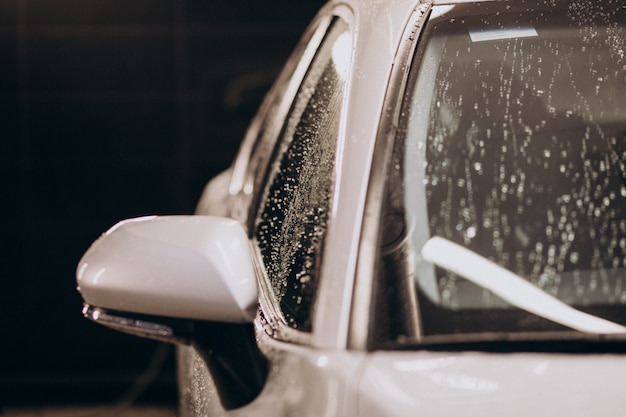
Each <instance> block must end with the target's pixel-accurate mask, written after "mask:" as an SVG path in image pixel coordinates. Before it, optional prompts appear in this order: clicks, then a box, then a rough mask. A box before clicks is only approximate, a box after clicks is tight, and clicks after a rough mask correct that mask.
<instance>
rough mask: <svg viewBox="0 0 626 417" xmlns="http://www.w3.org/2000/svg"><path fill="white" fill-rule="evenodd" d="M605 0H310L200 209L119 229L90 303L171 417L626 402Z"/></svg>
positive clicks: (103, 248) (619, 198)
mask: <svg viewBox="0 0 626 417" xmlns="http://www.w3.org/2000/svg"><path fill="white" fill-rule="evenodd" d="M625 26H626V3H625V2H624V1H622V0H619V1H618V0H615V1H606V2H603V3H596V2H590V1H583V0H580V1H559V0H546V1H536V0H534V1H516V2H513V1H511V2H509V1H485V2H465V1H461V2H443V1H442V2H435V3H429V2H424V3H420V2H415V1H404V0H402V1H393V2H384V1H374V0H372V1H346V2H339V1H337V2H335V1H331V2H329V3H328V4H327V5H326V6H325V7H324V8H323V9H322V10H321V11H320V14H319V15H318V16H317V17H316V19H315V20H314V22H313V23H312V24H311V26H310V28H309V29H308V31H307V32H306V33H305V34H304V36H303V38H302V41H301V43H300V45H299V46H298V48H297V49H296V51H295V52H294V55H293V56H292V58H291V59H290V60H289V62H288V63H287V64H286V67H285V69H284V71H283V73H282V74H281V76H280V77H279V78H278V80H277V81H276V84H275V85H274V87H273V89H272V90H271V91H270V93H269V94H268V96H267V97H266V99H265V101H264V103H263V105H262V107H261V109H260V110H259V113H258V115H257V117H256V118H255V119H254V120H253V121H252V124H251V126H250V128H249V130H248V134H247V135H246V138H245V139H244V142H243V144H242V146H241V150H240V153H239V155H238V157H237V159H236V160H235V161H234V163H233V165H232V167H231V168H230V169H229V170H228V171H226V172H224V173H223V174H221V175H220V176H219V177H217V178H215V179H213V180H212V181H211V182H209V183H208V185H207V187H206V189H205V192H204V193H203V195H202V197H201V199H200V202H199V205H198V210H197V214H196V215H195V216H155V217H148V218H140V219H131V220H127V221H124V222H121V223H120V224H118V225H116V226H114V227H113V228H112V229H110V230H109V231H108V232H107V233H105V235H104V236H103V237H102V238H101V239H99V240H98V241H97V242H95V243H94V245H93V246H92V247H91V248H90V249H89V250H88V252H87V253H86V254H85V256H84V258H83V259H82V260H81V263H80V265H79V267H78V274H77V276H78V285H79V290H80V291H81V294H82V296H83V298H84V299H85V303H86V304H85V308H84V310H83V312H84V314H85V316H87V317H88V318H90V319H92V320H94V321H96V322H98V323H101V324H104V325H107V326H109V327H112V328H115V329H117V330H122V331H126V332H130V333H133V334H137V335H140V336H144V337H151V338H156V339H159V340H165V341H169V342H174V343H177V344H178V345H179V347H178V365H179V373H178V379H179V384H180V399H181V404H180V412H181V415H183V416H208V415H233V416H247V415H255V416H256V415H284V416H287V415H298V416H308V415H311V416H313V415H316V416H317V415H328V416H333V415H337V416H338V415H342V416H344V415H350V416H380V415H388V416H396V415H397V416H400V415H406V414H407V413H411V414H415V413H422V414H424V415H450V414H458V413H463V414H466V415H467V414H469V415H481V416H485V415H494V416H495V415H498V416H499V415H503V414H504V415H514V416H516V415H519V416H522V415H554V414H558V415H572V416H574V415H580V416H583V415H585V416H586V415H589V414H590V413H592V412H593V413H597V414H600V415H603V416H609V415H615V416H617V415H621V410H622V409H623V407H624V406H625V405H626V403H625V400H624V399H623V395H621V393H622V391H623V388H622V387H623V381H624V377H623V375H625V374H626V356H625V348H626V274H625V271H626V256H625V255H626V253H625V251H626V209H625V207H626V206H625V204H624V203H625V200H626V34H625V33H624V32H625V30H624V27H625Z"/></svg>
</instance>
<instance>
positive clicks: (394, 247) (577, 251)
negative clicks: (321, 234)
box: [379, 0, 626, 340]
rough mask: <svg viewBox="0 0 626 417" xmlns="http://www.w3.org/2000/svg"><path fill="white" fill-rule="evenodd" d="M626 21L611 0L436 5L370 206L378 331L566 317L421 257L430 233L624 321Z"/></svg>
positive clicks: (411, 335) (409, 332)
mask: <svg viewBox="0 0 626 417" xmlns="http://www.w3.org/2000/svg"><path fill="white" fill-rule="evenodd" d="M625 25H626V2H625V1H623V0H620V1H606V2H603V3H602V4H599V3H596V2H590V1H578V2H561V1H556V0H552V1H546V2H533V3H532V4H531V2H510V3H509V2H506V3H503V2H487V3H484V4H464V5H458V6H454V7H450V6H435V7H434V8H433V11H432V13H431V17H430V20H429V22H428V24H427V25H426V27H425V29H424V33H423V35H422V38H421V39H420V43H419V46H418V48H417V50H416V53H415V57H414V62H413V66H412V69H411V72H410V79H409V86H408V92H407V97H406V98H405V100H404V103H403V106H404V108H403V109H402V112H401V114H402V115H403V116H402V118H401V120H400V134H399V136H398V138H397V140H396V148H395V152H394V158H395V159H394V161H393V163H392V167H391V173H390V175H389V181H390V182H389V184H390V185H389V187H388V191H387V201H386V206H385V207H386V208H385V213H384V216H383V221H384V224H383V237H382V248H383V249H382V256H381V261H380V268H379V269H380V274H381V277H382V279H381V282H384V283H385V284H384V285H385V286H389V285H391V284H392V285H393V286H394V288H396V290H393V291H391V290H381V291H379V294H381V295H380V298H381V306H382V307H381V308H382V309H386V312H385V315H386V317H388V318H387V319H386V320H387V323H383V325H385V326H386V329H387V334H386V335H385V336H386V337H387V338H390V339H393V338H395V339H398V340H400V339H415V338H422V339H423V338H426V337H428V336H435V335H439V336H441V335H451V334H469V333H473V334H479V333H485V332H491V333H501V332H507V333H511V332H513V333H519V332H545V331H561V330H571V328H572V327H575V326H564V325H563V324H562V323H561V324H559V323H557V322H555V321H554V320H553V319H551V318H548V317H546V316H543V315H541V314H539V315H538V314H533V313H531V312H529V311H527V310H522V309H520V308H519V307H520V305H519V304H518V303H516V302H512V301H511V299H505V298H503V297H502V296H501V295H496V294H495V293H494V292H493V291H491V290H489V289H488V288H486V287H485V285H481V284H479V283H477V281H476V279H472V280H468V279H466V278H467V277H464V276H463V275H464V265H463V264H462V262H463V261H462V258H459V259H452V260H449V262H447V263H446V264H447V266H446V267H441V266H445V265H443V264H442V263H440V262H436V261H434V260H433V259H434V258H432V259H431V258H429V259H424V256H423V253H422V249H423V248H424V245H425V244H426V243H427V242H428V241H429V240H430V239H432V238H433V237H441V238H443V239H445V240H446V241H449V242H452V243H454V244H457V245H460V246H462V247H463V248H464V249H467V250H469V251H471V252H472V253H474V254H476V255H478V256H479V257H481V258H484V259H486V260H489V261H490V262H492V263H494V264H496V265H497V266H499V267H502V268H504V269H505V270H506V271H509V272H511V273H513V274H515V275H517V276H518V277H521V278H523V279H524V280H525V281H527V282H529V283H531V284H533V286H535V287H536V288H538V289H540V290H541V291H543V292H544V293H545V294H548V295H549V296H551V297H553V298H555V299H556V300H557V301H560V302H562V303H564V304H566V305H567V306H571V307H574V308H575V309H577V310H580V311H584V312H586V313H588V314H590V315H593V316H598V317H603V318H605V319H608V320H610V321H613V322H617V323H621V324H626V33H625V30H624V26H625ZM440 250H445V248H443V249H442V248H440ZM445 256H446V255H445V254H444V255H443V258H445ZM449 256H451V255H449ZM439 258H442V254H441V253H439ZM459 263H460V264H459ZM435 264H436V265H435ZM477 274H478V275H477V276H479V275H480V273H477ZM485 274H487V272H485ZM465 275H467V274H465ZM496 278H497V274H496ZM504 279H505V278H504V275H503V276H502V280H504ZM390 280H392V281H393V282H392V283H390Z"/></svg>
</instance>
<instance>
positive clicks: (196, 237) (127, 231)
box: [77, 216, 257, 323]
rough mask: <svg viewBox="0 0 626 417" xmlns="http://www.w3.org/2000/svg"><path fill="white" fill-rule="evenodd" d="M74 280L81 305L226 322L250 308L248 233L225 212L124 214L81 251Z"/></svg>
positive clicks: (242, 317) (252, 285)
mask: <svg viewBox="0 0 626 417" xmlns="http://www.w3.org/2000/svg"><path fill="white" fill-rule="evenodd" d="M77 282H78V290H79V291H80V293H81V295H82V296H83V299H84V300H85V302H86V303H87V304H90V305H94V306H98V307H101V308H106V309H112V310H118V311H128V312H133V313H141V314H149V315H156V316H164V317H175V318H184V319H194V320H207V321H217V322H227V323H245V322H251V321H252V320H253V319H254V316H255V313H256V306H257V284H256V277H255V274H254V268H253V266H252V258H251V254H250V248H249V244H248V238H247V236H246V234H245V232H244V231H243V229H242V227H241V225H240V224H239V223H238V222H236V221H235V220H231V219H226V218H220V217H209V216H163V217H159V216H152V217H141V218H137V219H130V220H124V221H122V222H120V223H118V224H116V225H115V226H113V227H112V228H111V229H109V230H108V231H107V232H106V233H104V235H102V236H101V237H100V238H99V239H98V240H97V241H96V242H94V243H93V245H92V246H91V247H90V248H89V250H88V251H87V252H86V253H85V255H84V256H83V258H82V259H81V260H80V263H79V265H78V270H77Z"/></svg>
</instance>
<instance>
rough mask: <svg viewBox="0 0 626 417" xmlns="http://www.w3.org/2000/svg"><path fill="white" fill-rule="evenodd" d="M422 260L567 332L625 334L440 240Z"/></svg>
mask: <svg viewBox="0 0 626 417" xmlns="http://www.w3.org/2000/svg"><path fill="white" fill-rule="evenodd" d="M422 257H423V258H424V260H426V261H428V262H431V263H433V264H435V265H437V266H439V267H441V268H444V269H447V270H449V271H451V272H454V273H455V274H458V275H460V276H462V277H464V278H466V279H467V280H469V281H471V282H473V283H475V284H477V285H479V286H481V287H482V288H486V289H488V290H490V291H491V292H493V293H494V294H496V295H498V296H499V297H501V298H502V299H504V300H506V301H508V302H509V303H511V304H512V305H514V306H516V307H518V308H521V309H522V310H525V311H528V312H530V313H533V314H536V315H538V316H540V317H543V318H545V319H548V320H551V321H553V322H555V323H559V324H562V325H564V326H567V327H569V328H571V329H574V330H578V331H580V332H584V333H593V334H618V333H626V327H624V326H622V325H620V324H617V323H614V322H612V321H609V320H605V319H603V318H600V317H597V316H594V315H592V314H588V313H585V312H582V311H580V310H576V309H575V308H573V307H571V306H570V305H568V304H566V303H564V302H562V301H561V300H559V299H558V298H555V297H553V296H552V295H550V294H548V293H546V292H544V291H543V290H541V289H540V288H539V287H537V286H536V285H534V284H532V283H530V282H528V281H526V280H525V279H523V278H522V277H520V276H518V275H516V274H514V273H513V272H511V271H509V270H508V269H505V268H503V267H501V266H499V265H498V264H496V263H494V262H492V261H490V260H489V259H486V258H484V257H482V256H481V255H479V254H477V253H475V252H472V251H471V250H469V249H467V248H465V247H463V246H461V245H458V244H456V243H454V242H451V241H449V240H447V239H444V238H442V237H438V236H435V237H432V238H430V239H429V240H428V242H426V244H425V245H424V247H423V248H422Z"/></svg>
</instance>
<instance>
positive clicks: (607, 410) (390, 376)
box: [359, 351, 626, 417]
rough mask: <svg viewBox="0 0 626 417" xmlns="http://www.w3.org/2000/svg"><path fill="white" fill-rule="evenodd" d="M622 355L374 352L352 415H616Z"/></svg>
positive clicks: (622, 401) (625, 363)
mask: <svg viewBox="0 0 626 417" xmlns="http://www.w3.org/2000/svg"><path fill="white" fill-rule="evenodd" d="M624 375H626V360H625V358H624V355H623V354H620V355H613V354H556V353H555V354H547V353H481V352H428V351H419V352H376V353H373V354H371V355H370V356H369V357H368V360H367V365H366V369H365V371H364V373H363V379H362V381H361V385H360V395H359V416H364V417H365V416H366V417H374V416H381V415H385V416H398V417H399V416H406V415H424V416H450V415H458V414H459V411H460V410H463V415H464V416H477V417H478V416H480V417H488V416H494V417H495V416H503V415H506V416H511V417H518V416H519V417H522V416H555V415H558V416H570V417H584V416H588V415H589V413H590V410H593V413H594V414H597V415H599V416H621V415H623V413H624V408H625V407H626V397H624V395H623V394H624Z"/></svg>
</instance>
